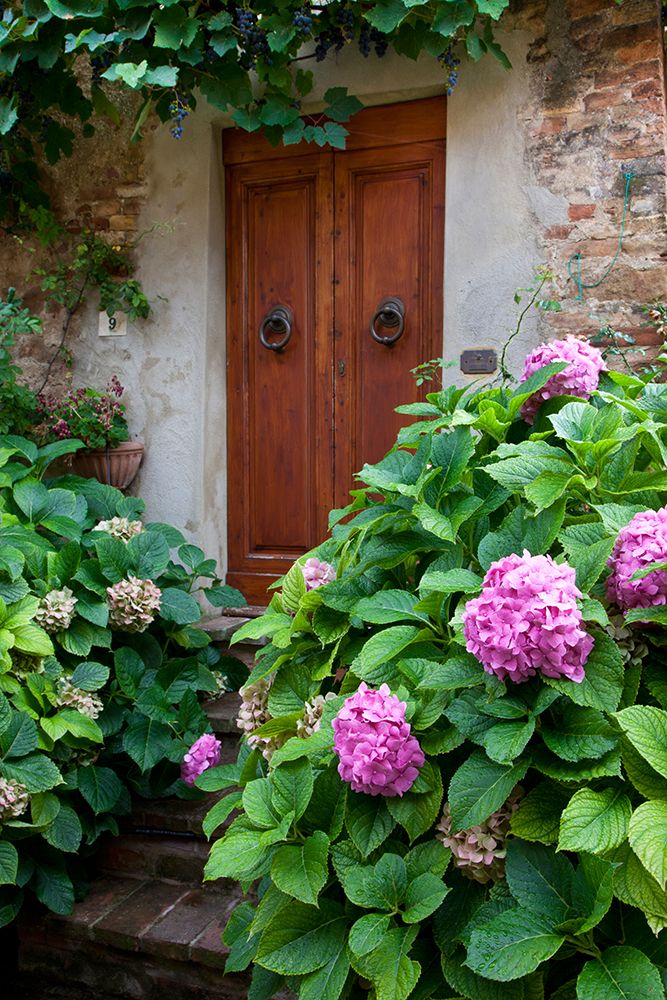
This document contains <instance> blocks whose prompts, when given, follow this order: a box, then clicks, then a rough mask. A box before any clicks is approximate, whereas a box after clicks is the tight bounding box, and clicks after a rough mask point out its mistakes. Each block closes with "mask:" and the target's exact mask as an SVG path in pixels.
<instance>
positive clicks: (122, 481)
mask: <svg viewBox="0 0 667 1000" xmlns="http://www.w3.org/2000/svg"><path fill="white" fill-rule="evenodd" d="M143 457H144V446H143V444H142V443H141V441H123V442H122V443H121V444H119V445H116V447H115V448H91V449H90V450H89V451H79V452H77V453H76V454H75V455H74V456H73V460H72V472H73V473H75V475H77V476H84V477H86V478H87V479H99V481H100V482H101V483H107V484H108V485H109V486H115V487H116V488H117V489H119V490H124V489H127V487H128V486H129V485H130V483H131V482H132V480H133V479H134V477H135V476H136V474H137V472H138V471H139V466H140V465H141V460H142V459H143Z"/></svg>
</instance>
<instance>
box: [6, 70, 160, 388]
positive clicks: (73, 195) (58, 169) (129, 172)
mask: <svg viewBox="0 0 667 1000" xmlns="http://www.w3.org/2000/svg"><path fill="white" fill-rule="evenodd" d="M114 99H115V101H116V103H117V104H118V106H119V108H120V112H121V124H120V125H119V126H115V125H113V124H111V123H110V122H107V121H98V122H97V123H96V133H95V135H94V136H93V137H92V138H89V139H84V138H80V139H78V140H77V141H76V142H75V146H74V152H73V155H72V156H71V157H69V158H67V159H62V160H60V161H59V162H58V163H57V164H56V165H55V166H53V167H48V166H44V167H43V168H42V174H43V177H44V179H45V183H46V186H47V190H48V192H49V196H50V199H51V203H52V207H53V209H54V211H55V214H56V216H57V218H58V220H59V221H60V223H61V224H62V225H63V226H64V228H65V230H66V232H67V234H69V237H66V238H65V239H64V240H63V243H62V245H61V246H60V245H56V246H54V247H51V248H44V247H42V246H40V245H39V243H38V242H37V241H36V240H34V239H32V238H30V237H27V238H25V239H17V238H16V237H15V236H12V235H9V234H7V233H3V232H2V230H0V273H1V274H2V276H3V281H2V287H1V288H0V294H3V295H4V294H5V291H6V289H7V287H11V286H14V287H16V288H17V289H18V291H19V294H20V295H21V296H22V297H23V298H24V300H25V304H26V305H28V306H29V307H30V308H31V309H32V310H33V311H34V312H36V313H37V314H38V315H39V316H40V317H41V318H42V320H43V325H44V334H43V336H26V337H22V338H21V343H20V344H19V345H18V351H17V360H18V362H19V364H20V365H21V367H22V368H23V372H24V378H25V381H26V382H28V383H29V384H30V385H32V386H33V387H34V388H38V387H39V386H40V385H41V383H42V381H43V378H44V374H45V372H46V370H47V366H48V363H49V361H50V360H51V358H52V357H53V354H54V352H55V351H56V349H57V346H58V344H59V342H60V338H61V333H62V323H63V317H64V312H63V310H61V309H60V308H59V307H58V306H56V305H53V304H50V305H47V304H46V303H45V301H44V296H43V294H42V293H41V291H40V280H41V279H40V278H39V277H37V276H35V274H34V271H35V270H36V269H37V268H40V267H44V268H47V269H48V268H49V267H51V266H53V262H54V261H55V260H57V259H58V256H59V255H60V254H61V253H62V252H63V250H66V247H67V244H68V238H70V239H71V238H75V237H76V235H77V234H79V233H80V232H81V231H82V230H84V229H87V230H93V231H94V232H97V233H99V234H100V235H101V236H103V237H104V238H105V239H107V240H108V241H109V243H111V244H112V245H121V246H124V245H126V244H128V243H131V242H132V240H133V238H134V237H135V236H136V235H137V230H138V227H139V215H140V212H141V208H142V205H143V202H144V200H145V197H146V194H147V185H146V181H145V174H144V147H143V145H142V143H140V142H139V143H130V134H131V131H132V128H133V124H134V113H135V104H136V96H135V95H134V94H131V93H129V92H127V91H123V90H121V89H120V88H119V89H118V90H117V92H116V96H115V98H114ZM80 322H81V319H80V316H75V317H74V319H73V321H72V324H71V327H70V331H69V333H68V336H67V342H66V346H68V347H70V348H76V342H77V339H78V336H79V333H80ZM67 378H68V374H67V370H66V368H65V367H64V365H63V364H62V363H61V362H60V361H59V362H58V363H56V364H55V365H54V366H53V370H52V373H51V375H50V376H49V382H48V387H47V388H48V390H50V391H52V392H57V391H59V390H61V389H62V388H63V386H64V384H65V383H66V381H67Z"/></svg>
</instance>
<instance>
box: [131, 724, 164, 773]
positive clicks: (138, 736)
mask: <svg viewBox="0 0 667 1000" xmlns="http://www.w3.org/2000/svg"><path fill="white" fill-rule="evenodd" d="M170 744H171V733H170V731H169V729H168V728H167V726H165V725H164V724H163V723H161V722H155V721H154V720H153V719H147V718H146V716H143V715H137V716H135V717H133V718H132V720H131V722H130V724H129V725H128V727H127V729H126V730H125V732H124V733H123V749H124V750H125V752H126V753H128V754H129V755H130V757H131V758H132V760H133V761H134V762H135V764H137V766H138V767H139V770H140V771H141V772H142V774H143V773H144V772H145V771H149V770H150V769H151V768H152V767H154V766H155V765H156V764H157V763H158V761H160V760H162V759H163V758H164V757H165V755H166V753H167V751H168V749H169V746H170Z"/></svg>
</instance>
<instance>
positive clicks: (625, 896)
mask: <svg viewBox="0 0 667 1000" xmlns="http://www.w3.org/2000/svg"><path fill="white" fill-rule="evenodd" d="M614 861H615V862H618V863H619V864H618V867H617V868H616V869H615V871H614V895H615V896H616V897H617V898H618V899H620V900H621V902H623V903H628V905H630V906H636V907H637V908H638V909H639V910H641V911H642V913H643V914H644V916H645V917H646V919H647V921H648V922H649V925H650V926H651V927H653V928H655V927H659V928H662V927H667V892H665V890H664V889H662V888H661V887H660V886H659V885H658V883H657V882H656V880H655V879H654V878H653V876H652V875H649V873H648V872H647V871H646V869H645V868H644V866H643V865H642V863H641V861H640V860H639V858H638V857H637V855H636V854H634V852H633V851H632V850H631V848H630V846H629V845H628V844H624V845H623V846H622V847H621V848H619V850H618V852H617V853H616V854H615V855H614ZM655 933H657V930H656V931H655Z"/></svg>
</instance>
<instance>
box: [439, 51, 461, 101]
mask: <svg viewBox="0 0 667 1000" xmlns="http://www.w3.org/2000/svg"><path fill="white" fill-rule="evenodd" d="M438 60H439V62H441V63H442V65H443V66H444V67H445V68H446V70H447V97H451V95H452V94H453V93H454V87H455V86H456V84H457V83H458V82H459V74H458V71H457V67H458V66H459V65H460V63H461V60H460V59H457V58H456V56H455V55H454V52H453V50H452V47H451V45H450V46H449V48H448V49H445V51H444V52H441V53H440V55H439V56H438Z"/></svg>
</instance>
